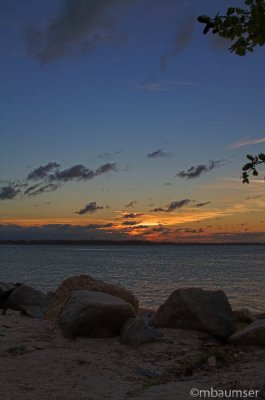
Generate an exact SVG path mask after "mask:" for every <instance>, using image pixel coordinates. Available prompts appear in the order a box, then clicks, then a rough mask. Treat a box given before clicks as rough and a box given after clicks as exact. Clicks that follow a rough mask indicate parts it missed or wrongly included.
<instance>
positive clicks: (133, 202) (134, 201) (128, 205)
mask: <svg viewBox="0 0 265 400" xmlns="http://www.w3.org/2000/svg"><path fill="white" fill-rule="evenodd" d="M136 204H137V201H136V200H132V201H130V203H128V204H126V205H125V207H126V208H131V207H132V208H133V207H135V206H136Z"/></svg>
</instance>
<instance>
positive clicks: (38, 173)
mask: <svg viewBox="0 0 265 400" xmlns="http://www.w3.org/2000/svg"><path fill="white" fill-rule="evenodd" d="M59 167H60V164H58V163H56V162H49V163H48V164H46V165H41V166H40V167H38V168H36V169H34V171H32V172H30V173H29V175H28V177H27V179H28V180H39V179H44V178H47V177H48V176H49V174H50V172H53V171H56V170H57V169H58V168H59Z"/></svg>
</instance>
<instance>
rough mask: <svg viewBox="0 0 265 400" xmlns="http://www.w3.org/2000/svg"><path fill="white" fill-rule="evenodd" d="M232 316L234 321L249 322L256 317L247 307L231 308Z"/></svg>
mask: <svg viewBox="0 0 265 400" xmlns="http://www.w3.org/2000/svg"><path fill="white" fill-rule="evenodd" d="M233 316H234V321H235V323H245V324H251V322H254V321H255V319H256V318H255V317H254V315H253V314H252V313H251V311H250V310H249V309H248V308H240V309H238V310H233Z"/></svg>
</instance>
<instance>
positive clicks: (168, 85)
mask: <svg viewBox="0 0 265 400" xmlns="http://www.w3.org/2000/svg"><path fill="white" fill-rule="evenodd" d="M181 86H194V83H193V82H189V81H160V82H158V81H148V82H144V83H143V84H141V85H140V86H139V88H140V89H142V90H145V91H147V92H172V91H174V90H176V89H177V88H178V87H181Z"/></svg>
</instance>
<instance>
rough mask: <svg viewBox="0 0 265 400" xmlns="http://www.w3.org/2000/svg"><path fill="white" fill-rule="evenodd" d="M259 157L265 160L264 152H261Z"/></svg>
mask: <svg viewBox="0 0 265 400" xmlns="http://www.w3.org/2000/svg"><path fill="white" fill-rule="evenodd" d="M258 157H259V159H260V160H261V161H264V162H265V154H264V153H259V156H258Z"/></svg>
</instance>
